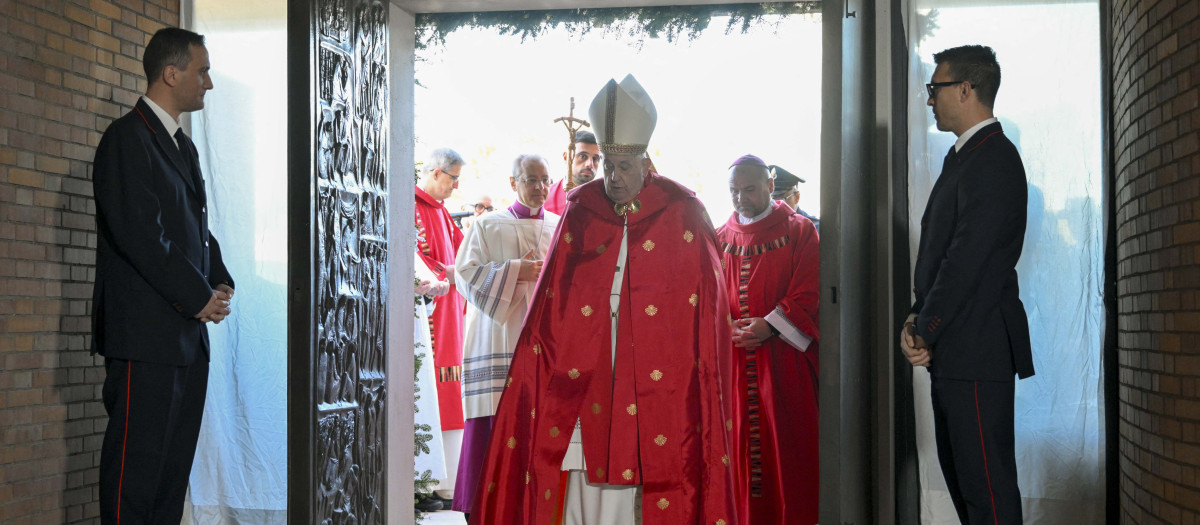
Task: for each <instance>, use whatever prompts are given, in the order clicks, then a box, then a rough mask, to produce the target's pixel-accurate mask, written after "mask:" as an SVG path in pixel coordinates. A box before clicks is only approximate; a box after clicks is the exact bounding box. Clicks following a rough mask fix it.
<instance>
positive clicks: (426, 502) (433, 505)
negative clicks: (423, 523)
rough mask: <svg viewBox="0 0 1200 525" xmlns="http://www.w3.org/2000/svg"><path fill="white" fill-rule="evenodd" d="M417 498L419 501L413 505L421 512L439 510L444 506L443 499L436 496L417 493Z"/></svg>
mask: <svg viewBox="0 0 1200 525" xmlns="http://www.w3.org/2000/svg"><path fill="white" fill-rule="evenodd" d="M416 499H417V502H416V504H414V505H413V506H414V507H416V509H417V510H419V511H421V512H437V511H439V510H442V508H444V507H443V506H442V501H441V500H439V499H437V498H435V497H431V496H426V495H423V494H417V495H416Z"/></svg>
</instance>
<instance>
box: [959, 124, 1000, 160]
mask: <svg viewBox="0 0 1200 525" xmlns="http://www.w3.org/2000/svg"><path fill="white" fill-rule="evenodd" d="M993 122H1000V121H999V120H998V119H996V117H992V118H989V119H984V120H983V121H982V122H980V123H978V124H976V125H974V126H971V129H968V130H967V132H966V133H963V134H962V136H961V137H958V140H956V141H954V152H955V153H958V152H959V150H961V149H962V147H963V146H965V145H967V141H968V140H971V137H973V136H975V132H977V131H979V130H981V129H983V128H984V126H987V125H988V124H991V123H993Z"/></svg>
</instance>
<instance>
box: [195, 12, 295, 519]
mask: <svg viewBox="0 0 1200 525" xmlns="http://www.w3.org/2000/svg"><path fill="white" fill-rule="evenodd" d="M251 4H252V5H251ZM193 7H194V12H195V18H194V24H192V25H191V27H192V28H193V29H194V30H195V31H197V32H199V33H201V34H204V35H205V37H206V44H207V47H208V51H209V58H210V61H211V63H212V71H211V75H212V82H213V86H214V89H213V90H212V91H210V92H208V93H207V95H205V109H204V110H203V111H200V112H196V113H193V114H192V119H191V134H192V137H193V139H194V141H195V142H196V146H197V148H198V149H199V151H200V163H201V167H202V168H203V170H204V174H205V178H206V184H207V189H208V198H209V211H210V224H209V228H210V229H211V230H212V231H213V234H214V235H216V237H217V239H219V240H220V242H221V251H222V255H223V257H224V260H225V264H226V266H227V267H228V268H229V271H230V272H231V273H232V274H233V276H234V280H235V282H236V284H237V288H236V293H235V295H234V299H233V305H232V308H233V315H231V316H230V317H229V318H228V319H227V320H226V321H225V322H223V323H221V324H220V325H218V326H215V327H212V328H211V329H210V331H209V333H210V334H211V349H212V360H211V365H210V375H209V383H208V400H207V403H206V405H205V409H204V424H203V426H202V427H201V431H200V442H199V447H198V450H197V452H196V461H195V463H194V466H193V468H192V478H191V493H190V501H191V506H190V507H189V511H190V513H191V523H198V524H209V523H213V524H215V523H225V524H228V523H252V524H276V523H278V524H282V523H285V522H286V516H287V410H286V408H287V400H286V395H287V295H286V291H287V289H286V285H287V199H286V195H287V143H286V135H285V133H284V132H285V130H286V127H287V107H286V103H287V96H286V90H285V88H286V79H287V68H286V64H285V60H284V57H285V56H286V53H285V50H286V37H287V33H286V27H285V23H286V8H287V4H286V2H285V1H284V0H261V1H257V2H252V3H250V4H247V3H246V2H240V1H238V2H235V1H230V0H197V1H195V2H193Z"/></svg>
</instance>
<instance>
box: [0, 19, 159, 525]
mask: <svg viewBox="0 0 1200 525" xmlns="http://www.w3.org/2000/svg"><path fill="white" fill-rule="evenodd" d="M178 23H179V0H147V1H143V0H116V1H105V0H66V1H64V0H0V523H2V524H20V523H31V524H37V525H49V524H57V523H88V522H98V521H99V520H98V518H97V516H98V514H99V507H98V503H97V502H96V500H97V493H98V489H97V485H96V483H97V472H96V468H95V467H96V466H97V465H98V463H99V461H100V442H101V439H102V435H103V432H104V426H105V424H106V423H107V417H106V416H105V413H104V408H103V406H102V405H101V403H100V401H99V399H100V385H101V383H102V382H103V378H104V370H103V368H102V366H101V360H100V359H96V358H93V357H91V356H90V355H89V354H88V345H89V344H90V339H89V335H88V333H89V329H90V327H89V317H88V314H89V310H90V308H91V305H90V302H91V301H90V298H91V293H92V285H91V283H92V280H93V278H94V269H93V264H94V261H95V251H94V250H95V247H96V233H95V222H94V220H93V218H92V216H93V214H94V211H95V205H94V203H93V202H92V198H91V195H92V184H91V160H92V154H93V152H94V149H95V146H96V144H97V143H98V142H99V141H100V135H101V133H102V132H103V131H104V129H105V127H107V126H108V123H109V122H111V121H112V120H113V119H115V118H116V117H119V116H120V115H121V114H122V113H124V112H125V111H127V110H128V108H129V107H130V106H131V105H132V103H133V102H134V101H135V100H136V98H137V96H138V95H139V94H140V93H142V92H143V91H144V90H145V87H146V81H145V79H144V78H143V76H142V69H141V55H142V50H143V48H144V46H145V44H146V42H147V41H149V39H150V35H152V34H153V32H154V31H156V30H158V29H159V28H161V27H163V26H165V25H178Z"/></svg>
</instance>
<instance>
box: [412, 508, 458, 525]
mask: <svg viewBox="0 0 1200 525" xmlns="http://www.w3.org/2000/svg"><path fill="white" fill-rule="evenodd" d="M466 523H467V520H465V519H463V513H461V512H455V511H453V510H441V511H438V512H428V513H426V514H425V519H424V520H421V525H465V524H466Z"/></svg>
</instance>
